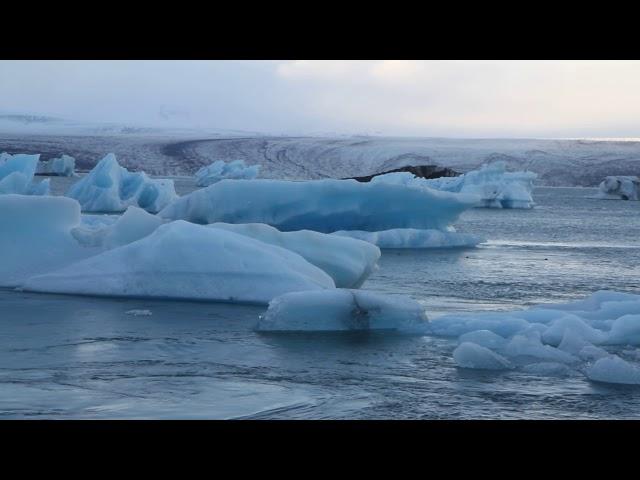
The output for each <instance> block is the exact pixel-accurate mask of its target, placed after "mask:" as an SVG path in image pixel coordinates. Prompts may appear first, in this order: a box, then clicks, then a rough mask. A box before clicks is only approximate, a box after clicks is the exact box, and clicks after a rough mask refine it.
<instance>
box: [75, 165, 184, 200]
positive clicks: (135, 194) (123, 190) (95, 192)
mask: <svg viewBox="0 0 640 480" xmlns="http://www.w3.org/2000/svg"><path fill="white" fill-rule="evenodd" d="M66 195H67V196H68V197H71V198H75V199H76V200H78V202H80V205H81V206H82V211H84V212H122V211H124V210H126V209H127V207H129V206H132V205H133V206H136V207H140V208H143V209H144V210H146V211H148V212H151V213H156V212H158V211H160V210H161V209H162V208H164V207H165V206H167V205H168V204H169V203H171V202H172V201H174V200H175V199H176V198H178V195H177V194H176V191H175V187H174V185H173V180H169V179H152V178H149V177H148V176H147V174H146V173H144V172H129V171H128V170H127V169H126V168H124V167H121V166H120V165H119V164H118V161H117V160H116V157H115V155H114V154H113V153H110V154H108V155H107V156H106V157H104V158H103V159H102V160H100V162H98V164H97V165H96V166H95V167H94V168H93V170H91V172H89V173H88V174H87V175H86V176H85V177H83V178H82V179H81V180H79V181H78V182H77V183H75V184H74V185H72V186H71V188H70V189H69V191H68V192H67V194H66Z"/></svg>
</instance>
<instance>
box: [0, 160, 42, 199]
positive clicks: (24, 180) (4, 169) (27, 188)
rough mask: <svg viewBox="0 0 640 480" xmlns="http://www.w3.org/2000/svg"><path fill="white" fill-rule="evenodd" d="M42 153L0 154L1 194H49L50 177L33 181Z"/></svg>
mask: <svg viewBox="0 0 640 480" xmlns="http://www.w3.org/2000/svg"><path fill="white" fill-rule="evenodd" d="M39 158H40V155H26V154H16V155H10V154H8V153H6V152H4V153H1V154H0V194H8V193H16V194H19V195H49V190H50V186H49V179H46V180H43V181H42V182H39V183H34V182H33V176H34V175H35V173H36V168H37V165H38V159H39Z"/></svg>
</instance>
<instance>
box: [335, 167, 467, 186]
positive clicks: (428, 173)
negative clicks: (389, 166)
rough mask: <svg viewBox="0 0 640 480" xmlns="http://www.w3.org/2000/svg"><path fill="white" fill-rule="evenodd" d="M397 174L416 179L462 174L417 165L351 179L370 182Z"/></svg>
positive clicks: (440, 168) (446, 169) (443, 168)
mask: <svg viewBox="0 0 640 480" xmlns="http://www.w3.org/2000/svg"><path fill="white" fill-rule="evenodd" d="M395 172H409V173H412V174H413V175H415V176H416V177H420V178H440V177H457V176H459V175H460V173H459V172H456V171H455V170H452V169H450V168H447V167H440V166H438V165H417V166H412V165H408V166H406V167H400V168H396V169H393V170H389V171H388V172H380V173H374V174H373V175H365V176H363V177H349V178H350V179H353V180H357V181H359V182H370V181H371V179H372V178H373V177H377V176H378V175H385V174H387V173H395ZM345 180H346V179H345Z"/></svg>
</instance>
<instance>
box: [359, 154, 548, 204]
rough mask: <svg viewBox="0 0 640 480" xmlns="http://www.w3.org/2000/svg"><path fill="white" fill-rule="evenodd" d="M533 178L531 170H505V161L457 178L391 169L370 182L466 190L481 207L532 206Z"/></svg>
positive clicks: (534, 177) (533, 174) (454, 190)
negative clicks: (431, 177) (393, 171)
mask: <svg viewBox="0 0 640 480" xmlns="http://www.w3.org/2000/svg"><path fill="white" fill-rule="evenodd" d="M536 178H537V175H536V174H535V173H533V172H508V171H507V169H506V163H505V162H494V163H491V164H487V165H483V166H482V167H481V168H480V169H478V170H473V171H471V172H468V173H466V174H463V175H460V176H459V177H442V178H433V179H425V178H419V177H416V176H414V175H413V174H412V173H409V172H395V173H388V174H386V175H379V176H377V177H374V178H373V179H371V181H372V182H385V183H395V184H399V185H406V186H415V187H429V188H434V189H436V190H442V191H446V192H459V193H468V194H471V195H476V196H478V197H479V199H480V200H479V205H478V206H480V207H485V208H533V205H534V202H533V197H532V195H531V192H532V191H533V181H534V180H535V179H536Z"/></svg>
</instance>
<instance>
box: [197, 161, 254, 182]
mask: <svg viewBox="0 0 640 480" xmlns="http://www.w3.org/2000/svg"><path fill="white" fill-rule="evenodd" d="M259 171H260V165H252V166H250V167H247V166H246V165H245V163H244V160H234V161H232V162H229V163H226V162H224V161H223V160H218V161H215V162H213V163H212V164H211V165H208V166H206V167H202V168H201V169H200V170H198V171H197V172H196V175H195V177H196V185H197V186H199V187H208V186H209V185H213V184H214V183H216V182H219V181H220V180H225V179H235V180H238V179H244V180H252V179H254V178H256V177H257V176H258V172H259Z"/></svg>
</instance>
